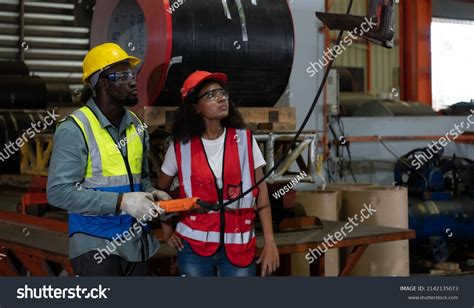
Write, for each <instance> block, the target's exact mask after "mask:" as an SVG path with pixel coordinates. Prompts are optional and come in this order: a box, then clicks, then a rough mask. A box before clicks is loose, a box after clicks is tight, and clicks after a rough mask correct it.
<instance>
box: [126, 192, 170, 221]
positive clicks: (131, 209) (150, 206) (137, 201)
mask: <svg viewBox="0 0 474 308" xmlns="http://www.w3.org/2000/svg"><path fill="white" fill-rule="evenodd" d="M120 209H121V210H122V211H125V212H126V213H127V214H129V215H130V216H132V217H133V218H135V219H143V217H144V216H145V215H147V214H149V215H151V214H152V213H153V211H158V213H159V212H160V211H159V210H158V209H157V208H156V206H155V203H154V202H153V195H152V194H150V193H146V192H129V193H125V194H123V198H122V202H121V203H120ZM160 209H161V208H160ZM161 210H162V209H161ZM162 211H163V210H162Z"/></svg>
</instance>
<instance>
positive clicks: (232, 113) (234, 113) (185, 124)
mask: <svg viewBox="0 0 474 308" xmlns="http://www.w3.org/2000/svg"><path fill="white" fill-rule="evenodd" d="M210 83H218V84H220V85H221V86H222V87H223V88H225V86H223V85H222V83H221V82H220V81H218V80H214V79H208V80H205V81H203V82H201V83H200V84H199V85H198V86H197V87H196V88H194V89H193V90H192V91H191V92H189V93H188V95H187V96H186V98H185V100H184V102H182V103H181V105H180V106H179V108H178V110H177V112H176V116H175V119H174V124H173V130H172V135H173V138H174V140H175V141H180V142H182V143H187V142H189V140H190V139H191V138H193V137H201V136H202V135H203V134H204V132H205V130H206V123H205V122H204V119H203V118H202V115H200V114H197V113H196V111H195V106H196V104H197V102H198V94H199V92H200V91H201V90H202V89H203V88H204V87H205V86H206V85H208V84H210ZM221 124H222V126H223V127H226V128H227V127H229V128H237V129H243V128H246V124H245V122H244V120H243V119H242V115H241V114H240V112H239V110H238V108H237V106H235V104H234V103H233V102H232V101H231V100H230V99H229V114H228V115H227V117H226V118H224V119H222V120H221Z"/></svg>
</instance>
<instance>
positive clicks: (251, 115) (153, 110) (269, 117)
mask: <svg viewBox="0 0 474 308" xmlns="http://www.w3.org/2000/svg"><path fill="white" fill-rule="evenodd" d="M176 110H177V107H144V108H142V109H140V110H137V113H138V114H139V116H140V117H141V118H142V119H143V121H144V122H145V123H146V125H147V126H148V131H149V132H150V133H151V132H153V131H155V130H156V129H158V128H163V129H166V130H170V129H171V127H172V125H173V121H174V116H175V114H176ZM239 111H240V113H241V114H242V117H243V119H244V121H245V122H246V123H247V124H248V126H249V127H250V129H252V130H274V131H293V130H295V129H296V110H295V108H294V107H274V108H260V107H242V108H239Z"/></svg>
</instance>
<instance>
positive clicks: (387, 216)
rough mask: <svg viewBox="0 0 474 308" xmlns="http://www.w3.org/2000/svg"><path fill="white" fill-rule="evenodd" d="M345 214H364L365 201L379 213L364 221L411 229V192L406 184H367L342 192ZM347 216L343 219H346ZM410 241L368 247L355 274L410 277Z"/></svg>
mask: <svg viewBox="0 0 474 308" xmlns="http://www.w3.org/2000/svg"><path fill="white" fill-rule="evenodd" d="M342 199H343V206H342V215H344V217H346V219H347V217H353V216H354V215H355V214H358V215H359V216H360V215H361V214H360V213H361V212H360V211H361V209H362V208H363V207H364V203H365V204H367V205H369V204H372V208H374V209H375V210H376V211H377V212H376V213H374V214H373V215H372V216H371V217H370V218H368V219H366V220H364V222H363V223H364V224H368V225H379V226H387V227H394V228H404V229H407V228H408V192H407V189H406V188H403V187H398V188H396V187H391V186H390V187H368V188H365V189H359V190H346V191H344V192H343V198H342ZM346 219H344V220H346ZM409 275H410V268H409V251H408V240H404V241H397V242H389V243H383V244H372V245H370V246H369V247H368V249H367V250H366V251H365V253H364V254H363V255H362V257H361V259H360V260H359V262H358V263H357V265H356V267H355V268H354V270H353V271H352V276H409Z"/></svg>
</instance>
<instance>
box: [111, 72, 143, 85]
mask: <svg viewBox="0 0 474 308" xmlns="http://www.w3.org/2000/svg"><path fill="white" fill-rule="evenodd" d="M103 76H104V77H105V78H107V79H108V80H110V81H113V82H117V83H129V82H130V81H132V80H133V81H136V80H137V72H135V71H132V70H128V71H121V72H115V73H110V74H106V75H103Z"/></svg>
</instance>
